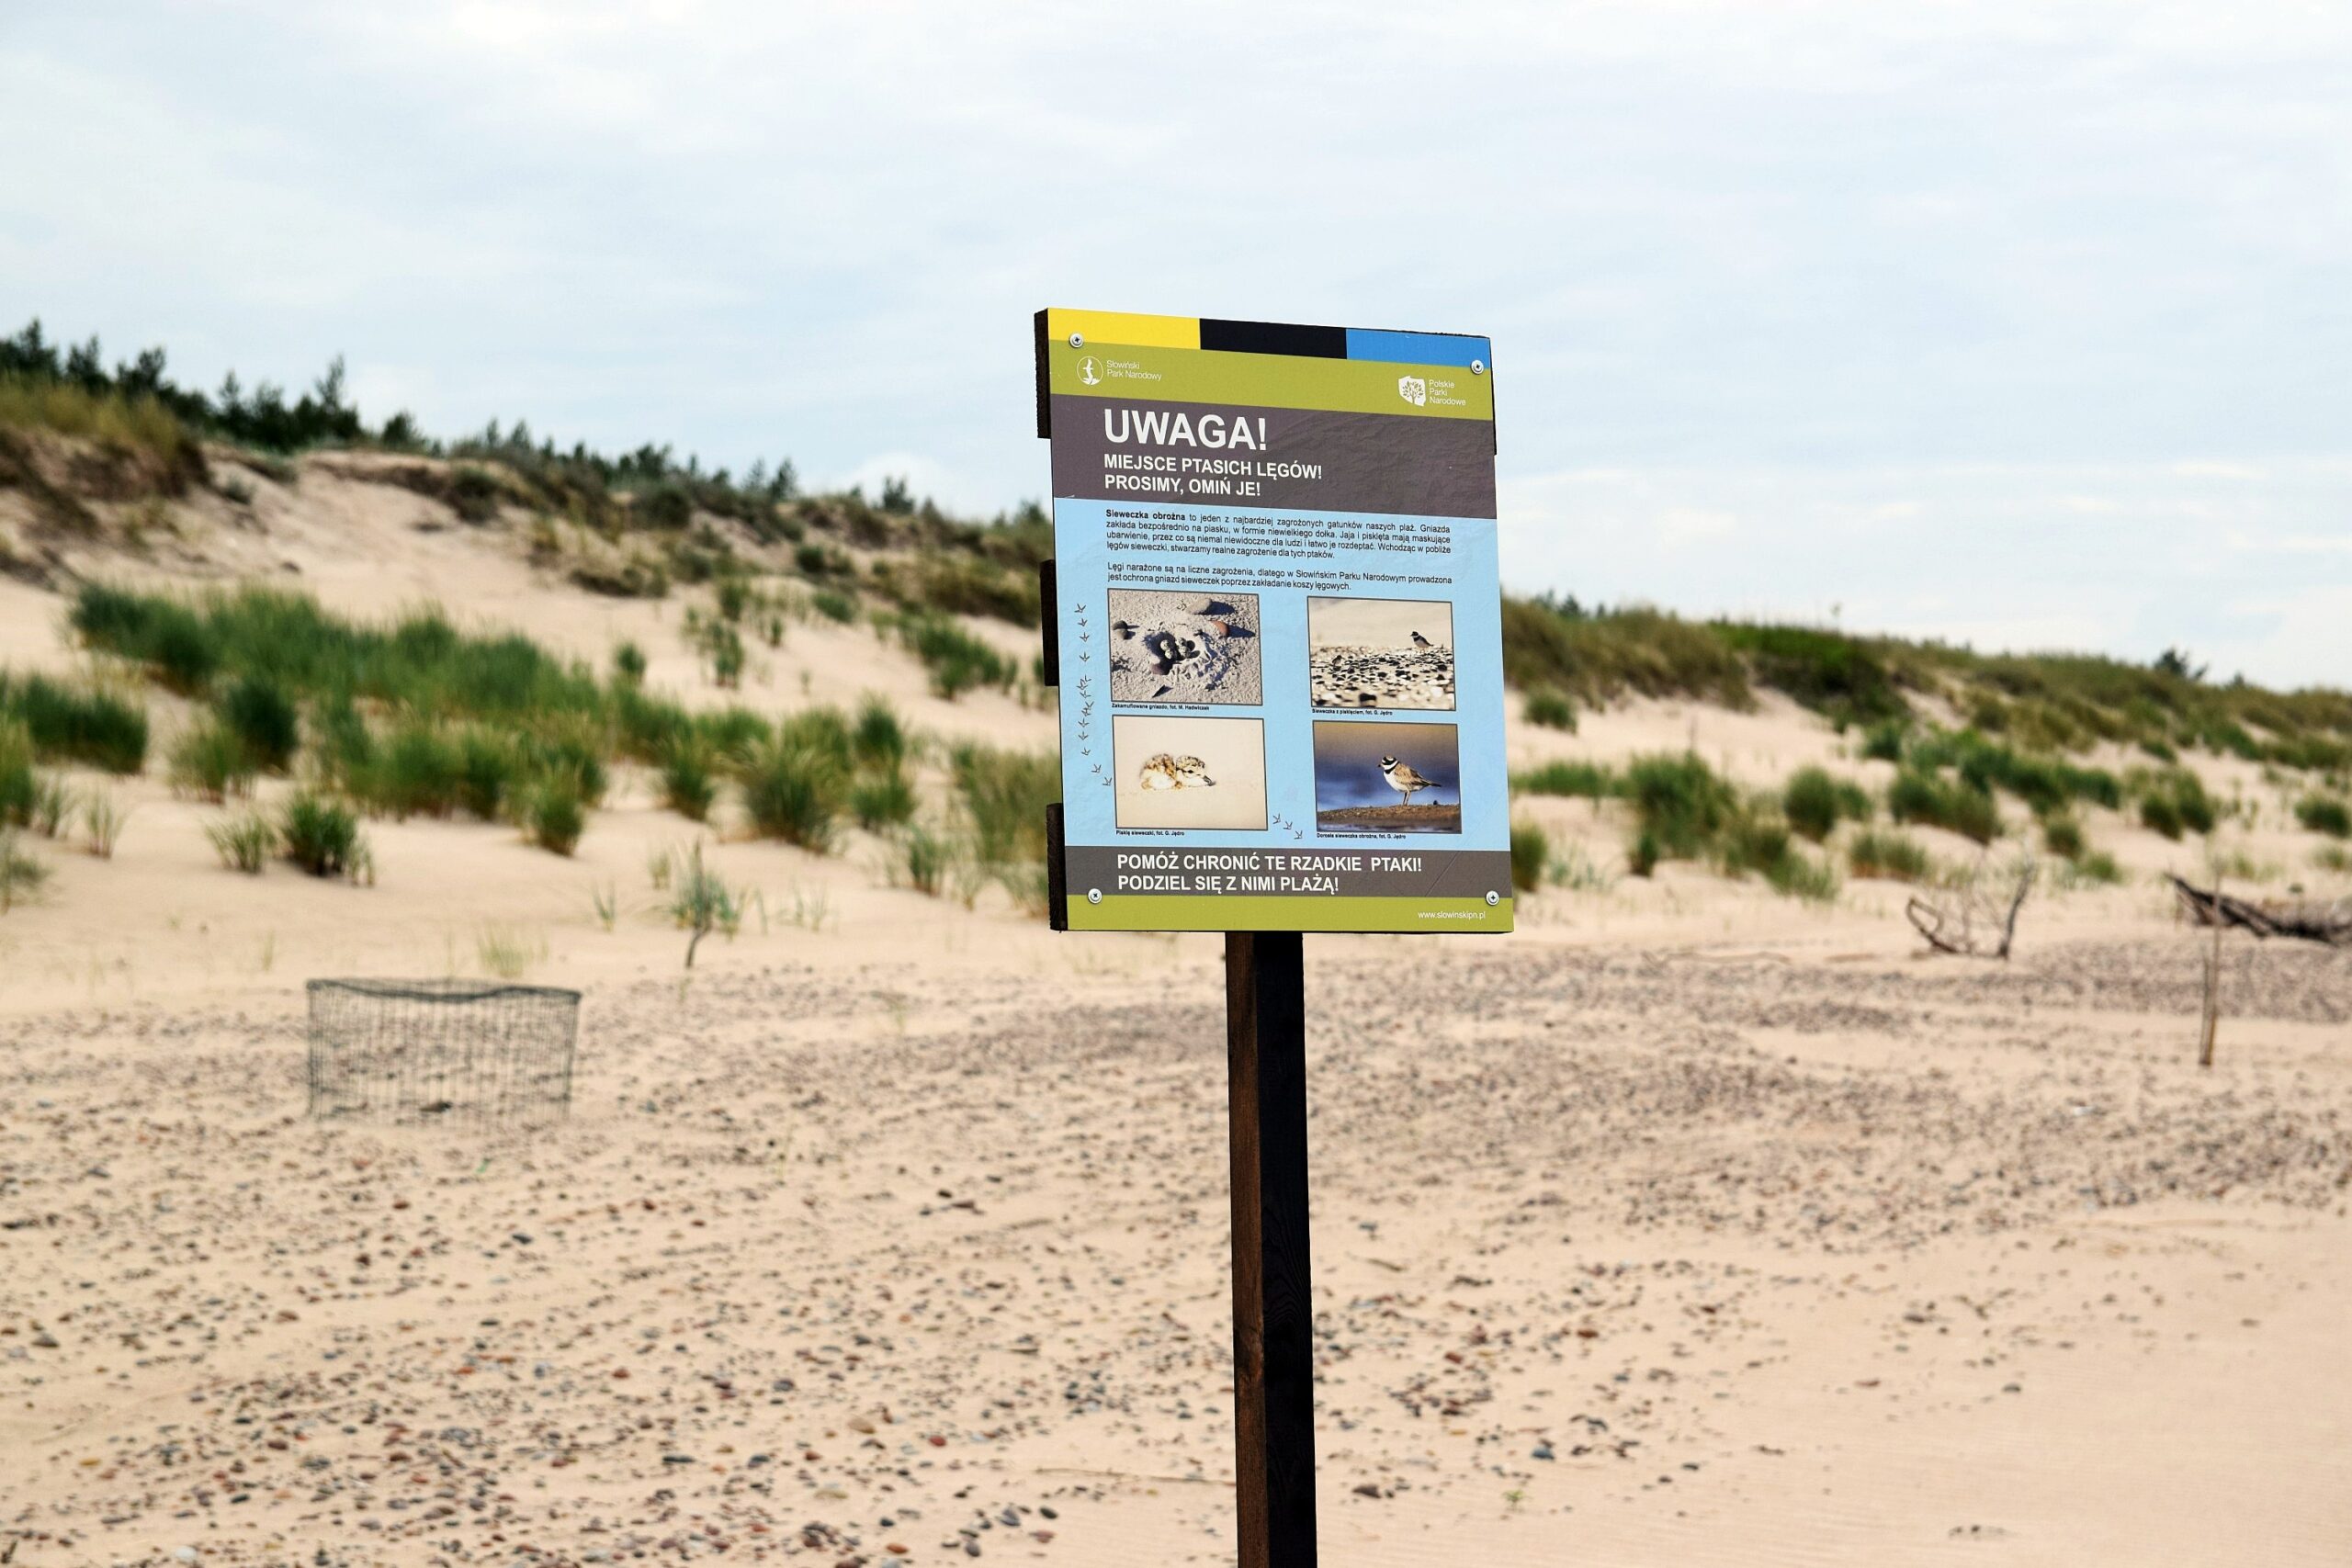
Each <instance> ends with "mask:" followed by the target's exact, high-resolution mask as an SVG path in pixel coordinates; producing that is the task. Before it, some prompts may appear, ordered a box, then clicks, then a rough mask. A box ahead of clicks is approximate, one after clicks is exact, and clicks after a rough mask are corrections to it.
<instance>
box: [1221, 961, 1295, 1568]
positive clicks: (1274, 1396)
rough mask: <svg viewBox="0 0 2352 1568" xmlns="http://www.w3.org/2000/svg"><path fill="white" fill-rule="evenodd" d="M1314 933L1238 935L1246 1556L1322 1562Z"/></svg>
mask: <svg viewBox="0 0 2352 1568" xmlns="http://www.w3.org/2000/svg"><path fill="white" fill-rule="evenodd" d="M1301 945H1302V943H1301V940H1300V938H1299V935H1298V933H1297V932H1295V931H1231V932H1228V933H1227V936H1226V939H1225V994H1226V1021H1225V1029H1226V1056H1227V1075H1228V1077H1227V1087H1228V1093H1229V1094H1230V1096H1231V1115H1230V1122H1231V1135H1232V1143H1233V1431H1234V1447H1235V1450H1236V1456H1235V1457H1236V1460H1237V1464H1236V1468H1235V1472H1234V1481H1235V1489H1236V1491H1237V1493H1238V1506H1239V1511H1240V1548H1241V1551H1240V1568H1309V1565H1311V1564H1312V1563H1313V1562H1315V1342H1314V1341H1315V1310H1314V1305H1313V1296H1312V1294H1311V1292H1310V1291H1309V1285H1310V1282H1311V1281H1310V1270H1309V1268H1308V1256H1309V1247H1308V1244H1307V1221H1306V966H1305V964H1304V961H1303V958H1302V955H1301V952H1300V948H1301Z"/></svg>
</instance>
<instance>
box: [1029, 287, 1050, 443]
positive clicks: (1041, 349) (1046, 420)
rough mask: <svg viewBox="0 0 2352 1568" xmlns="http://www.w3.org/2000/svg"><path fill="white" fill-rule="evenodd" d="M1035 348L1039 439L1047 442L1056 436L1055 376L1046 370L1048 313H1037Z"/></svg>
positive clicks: (1041, 311)
mask: <svg viewBox="0 0 2352 1568" xmlns="http://www.w3.org/2000/svg"><path fill="white" fill-rule="evenodd" d="M1034 343H1035V348H1036V353H1037V438H1038V439H1039V440H1041V441H1043V440H1046V439H1048V438H1049V437H1051V436H1052V434H1054V400H1053V385H1054V380H1053V376H1052V373H1051V372H1049V371H1048V370H1047V369H1046V312H1045V311H1043V310H1040V311H1038V312H1037V325H1036V329H1035V338H1034Z"/></svg>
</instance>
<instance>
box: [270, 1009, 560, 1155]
mask: <svg viewBox="0 0 2352 1568" xmlns="http://www.w3.org/2000/svg"><path fill="white" fill-rule="evenodd" d="M309 989H310V994H311V1075H310V1076H311V1115H313V1116H317V1117H322V1118H339V1117H352V1118H363V1119H367V1120H372V1121H379V1122H435V1121H440V1120H444V1119H447V1120H451V1121H467V1122H485V1123H492V1124H504V1123H509V1122H544V1121H551V1120H554V1119H556V1118H559V1117H561V1116H562V1115H563V1114H564V1113H565V1112H566V1111H568V1110H569V1109H570V1107H571V1056H572V1048H573V1045H574V1043H576V1040H577V1037H578V1034H579V1024H580V993H579V992H577V991H567V990H560V989H558V988H556V987H549V986H510V985H507V984H504V983H503V982H500V981H479V980H313V981H311V983H310V987H309Z"/></svg>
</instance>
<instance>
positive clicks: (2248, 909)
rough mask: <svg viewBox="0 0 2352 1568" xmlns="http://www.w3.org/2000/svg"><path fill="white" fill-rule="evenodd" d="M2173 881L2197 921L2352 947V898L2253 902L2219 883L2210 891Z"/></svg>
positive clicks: (2259, 934) (2183, 908)
mask: <svg viewBox="0 0 2352 1568" xmlns="http://www.w3.org/2000/svg"><path fill="white" fill-rule="evenodd" d="M2171 882H2172V890H2173V896H2174V897H2177V898H2178V899H2179V900H2180V908H2181V911H2182V912H2183V913H2184V914H2186V915H2187V916H2188V918H2189V919H2190V920H2191V921H2192V922H2193V923H2195V924H2197V925H2200V926H2229V927H2234V928H2236V929H2237V930H2239V931H2252V932H2253V933H2254V934H2255V935H2256V936H2257V937H2261V938H2264V939H2266V940H2267V939H2268V938H2270V937H2274V936H2283V937H2293V938H2295V939H2297V940H2298V941H2301V942H2323V943H2324V944H2326V945H2327V946H2330V947H2352V898H2342V899H2338V900H2336V901H2335V903H2333V904H2322V903H2316V902H2313V901H2311V900H2308V899H2307V900H2303V901H2301V902H2298V903H2291V904H2289V903H2264V904H2249V903H2247V902H2246V901H2245V899H2243V898H2233V897H2230V896H2229V895H2228V894H2226V893H2223V892H2222V890H2221V889H2220V888H2218V887H2217V888H2214V889H2213V890H2211V892H2208V891H2207V890H2205V889H2204V888H2201V887H2198V886H2193V885H2192V884H2189V883H2187V882H2184V881H2182V880H2181V879H2180V878H2179V877H2177V876H2176V877H2173V878H2171Z"/></svg>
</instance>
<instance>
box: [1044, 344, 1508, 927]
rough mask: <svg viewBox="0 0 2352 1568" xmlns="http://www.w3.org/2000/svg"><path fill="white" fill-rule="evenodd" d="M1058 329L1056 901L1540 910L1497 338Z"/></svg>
mask: <svg viewBox="0 0 2352 1568" xmlns="http://www.w3.org/2000/svg"><path fill="white" fill-rule="evenodd" d="M1036 330H1037V344H1036V353H1037V404H1038V434H1040V435H1044V436H1047V437H1049V438H1050V439H1051V442H1052V452H1053V496H1054V556H1055V559H1054V568H1053V572H1052V580H1053V599H1054V603H1052V604H1048V605H1047V607H1046V613H1047V615H1048V618H1049V619H1048V625H1049V628H1050V633H1051V635H1050V637H1049V639H1048V645H1047V646H1048V653H1047V658H1048V661H1049V663H1050V664H1051V665H1052V666H1053V669H1052V671H1049V673H1050V674H1051V675H1052V676H1053V677H1054V678H1055V679H1056V680H1057V684H1058V688H1059V693H1060V704H1061V749H1062V799H1063V804H1062V811H1061V816H1060V823H1061V832H1060V841H1059V842H1058V843H1057V845H1055V846H1054V851H1053V852H1054V854H1055V855H1056V857H1057V859H1056V865H1055V871H1056V876H1055V878H1054V884H1055V886H1054V899H1055V904H1056V908H1055V909H1054V911H1053V914H1054V919H1055V923H1056V924H1057V926H1061V927H1063V928H1064V929H1068V930H1072V931H1509V930H1510V929H1511V882H1510V800H1509V797H1508V781H1507V779H1506V776H1505V760H1504V751H1503V705H1504V699H1503V668H1502V625H1501V594H1500V584H1499V581H1498V575H1497V563H1496V538H1495V434H1494V432H1495V425H1494V373H1493V361H1492V355H1491V350H1490V348H1489V346H1488V344H1487V340H1486V339H1484V338H1478V337H1465V336H1461V335H1458V334H1453V333H1406V332H1367V331H1357V330H1352V329H1346V328H1337V327H1302V326H1283V325H1277V324H1273V323H1268V322H1258V321H1211V320H1195V319H1193V318H1191V317H1174V316H1138V315H1121V314H1114V313H1109V312H1103V311H1095V310H1041V311H1039V312H1038V313H1037V319H1036Z"/></svg>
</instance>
